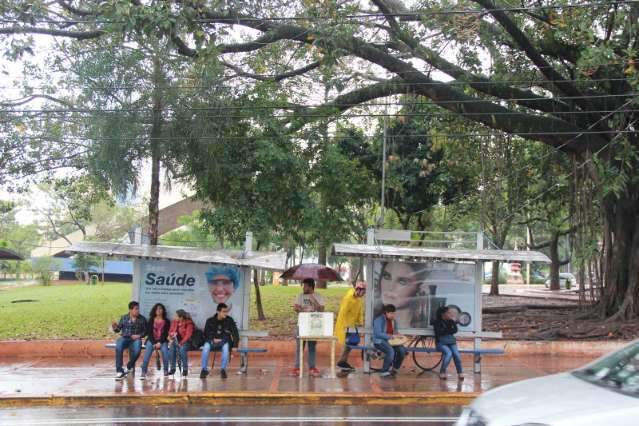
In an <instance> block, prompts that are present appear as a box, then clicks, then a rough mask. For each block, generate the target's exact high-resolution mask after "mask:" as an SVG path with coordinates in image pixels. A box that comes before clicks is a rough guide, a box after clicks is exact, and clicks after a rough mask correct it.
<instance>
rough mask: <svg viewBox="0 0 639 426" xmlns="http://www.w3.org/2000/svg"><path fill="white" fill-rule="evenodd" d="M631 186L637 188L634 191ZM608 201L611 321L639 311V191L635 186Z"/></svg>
mask: <svg viewBox="0 0 639 426" xmlns="http://www.w3.org/2000/svg"><path fill="white" fill-rule="evenodd" d="M631 189H634V190H632V191H631ZM631 189H629V190H628V192H626V193H624V194H622V195H621V196H620V197H619V198H617V199H612V197H609V199H607V200H605V201H604V204H603V209H604V247H603V250H604V262H605V268H604V277H603V282H604V288H603V294H602V298H601V302H600V303H601V308H602V311H601V313H602V315H603V316H605V317H607V318H609V319H610V320H616V319H633V318H636V317H637V314H639V194H638V191H637V188H631Z"/></svg>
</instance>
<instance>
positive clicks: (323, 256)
mask: <svg viewBox="0 0 639 426" xmlns="http://www.w3.org/2000/svg"><path fill="white" fill-rule="evenodd" d="M326 252H327V249H326V244H325V243H324V242H320V244H319V253H318V263H319V264H320V265H326V260H327V253H326ZM315 287H316V288H326V281H322V280H318V281H317V283H316V284H315Z"/></svg>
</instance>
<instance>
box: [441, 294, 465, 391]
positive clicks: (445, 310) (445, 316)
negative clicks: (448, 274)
mask: <svg viewBox="0 0 639 426" xmlns="http://www.w3.org/2000/svg"><path fill="white" fill-rule="evenodd" d="M454 318H455V314H454V313H453V310H452V309H449V307H448V306H442V307H441V308H439V310H438V311H437V319H436V320H435V321H434V322H433V328H434V329H435V343H436V344H437V350H438V351H440V352H441V353H442V357H443V359H442V366H441V367H440V369H439V378H440V379H442V380H446V369H447V368H448V364H450V360H451V358H452V359H453V360H454V361H455V368H456V369H457V377H458V379H459V380H460V381H461V380H464V370H463V369H462V362H461V356H460V355H459V349H457V339H455V333H457V324H456V323H455V319H454Z"/></svg>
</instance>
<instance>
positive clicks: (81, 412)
mask: <svg viewBox="0 0 639 426" xmlns="http://www.w3.org/2000/svg"><path fill="white" fill-rule="evenodd" d="M460 412H461V407H455V406H348V407H345V406H311V405H303V406H299V405H295V406H286V405H284V406H268V407H263V406H258V407H247V406H229V407H224V406H206V405H204V406H202V405H200V406H197V405H180V406H166V405H163V406H126V407H108V408H107V407H103V408H101V407H66V408H48V407H34V408H19V409H0V425H3V426H13V425H85V424H86V425H137V424H145V425H154V424H158V425H159V424H189V425H204V424H224V425H255V424H269V425H295V424H299V425H350V424H380V425H394V424H426V425H429V426H435V425H437V426H450V425H453V424H454V423H455V420H456V419H457V416H458V415H459V413H460Z"/></svg>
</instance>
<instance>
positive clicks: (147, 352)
mask: <svg viewBox="0 0 639 426" xmlns="http://www.w3.org/2000/svg"><path fill="white" fill-rule="evenodd" d="M153 352H155V349H154V348H153V343H152V342H151V341H150V340H147V342H146V345H145V346H144V359H143V360H142V374H146V372H147V371H148V368H149V361H151V356H152V355H153ZM160 353H161V354H162V365H163V366H164V372H165V373H166V372H167V371H169V344H168V343H166V342H164V343H162V344H161V345H160Z"/></svg>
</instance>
